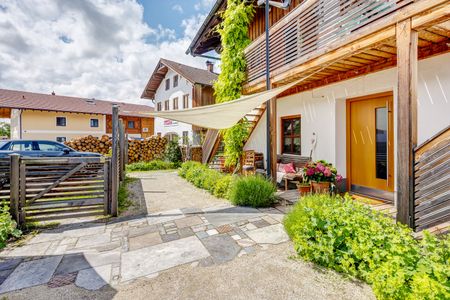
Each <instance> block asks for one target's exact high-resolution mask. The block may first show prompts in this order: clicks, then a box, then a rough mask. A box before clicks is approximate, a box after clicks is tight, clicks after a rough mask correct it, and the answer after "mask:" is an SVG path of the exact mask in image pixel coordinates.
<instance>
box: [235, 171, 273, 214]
mask: <svg viewBox="0 0 450 300" xmlns="http://www.w3.org/2000/svg"><path fill="white" fill-rule="evenodd" d="M276 191H277V189H276V187H275V185H274V184H273V183H272V182H271V181H269V180H267V179H265V178H264V177H262V176H258V175H255V176H246V177H240V178H238V179H236V180H235V182H234V183H233V184H232V185H231V189H230V191H229V198H230V201H231V202H232V203H233V204H235V205H241V206H252V207H268V206H271V205H272V204H273V203H274V202H275V192H276Z"/></svg>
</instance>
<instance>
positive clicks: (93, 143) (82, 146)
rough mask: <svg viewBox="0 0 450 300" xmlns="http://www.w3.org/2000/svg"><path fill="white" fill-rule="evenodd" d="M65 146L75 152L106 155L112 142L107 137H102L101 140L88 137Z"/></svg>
mask: <svg viewBox="0 0 450 300" xmlns="http://www.w3.org/2000/svg"><path fill="white" fill-rule="evenodd" d="M65 144H66V145H67V146H69V147H71V148H73V149H75V150H77V151H83V152H95V153H101V154H108V152H109V149H111V144H112V141H111V138H110V137H109V136H107V135H103V136H102V137H101V138H98V137H95V136H92V135H88V136H86V137H82V138H79V139H74V140H71V141H69V142H66V143H65Z"/></svg>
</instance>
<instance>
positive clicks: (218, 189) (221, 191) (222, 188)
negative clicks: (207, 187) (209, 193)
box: [214, 174, 235, 199]
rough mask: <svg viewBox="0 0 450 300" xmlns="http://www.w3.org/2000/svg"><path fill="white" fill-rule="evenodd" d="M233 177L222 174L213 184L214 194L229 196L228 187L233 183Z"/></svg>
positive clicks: (226, 197) (223, 196)
mask: <svg viewBox="0 0 450 300" xmlns="http://www.w3.org/2000/svg"><path fill="white" fill-rule="evenodd" d="M234 179H235V177H234V176H231V175H228V174H227V175H222V177H221V178H220V179H219V180H218V181H217V182H216V185H215V186H214V196H216V197H218V198H225V199H228V198H229V195H228V194H229V191H230V187H231V185H232V184H233V181H234Z"/></svg>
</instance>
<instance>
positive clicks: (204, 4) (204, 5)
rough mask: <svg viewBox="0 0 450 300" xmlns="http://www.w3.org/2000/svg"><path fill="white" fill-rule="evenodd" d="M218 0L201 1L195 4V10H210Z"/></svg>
mask: <svg viewBox="0 0 450 300" xmlns="http://www.w3.org/2000/svg"><path fill="white" fill-rule="evenodd" d="M215 1H216V0H201V1H199V2H197V3H196V4H194V9H195V10H209V9H210V8H211V7H212V6H213V4H214V2H215Z"/></svg>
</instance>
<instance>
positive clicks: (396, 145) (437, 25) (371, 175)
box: [188, 0, 450, 229]
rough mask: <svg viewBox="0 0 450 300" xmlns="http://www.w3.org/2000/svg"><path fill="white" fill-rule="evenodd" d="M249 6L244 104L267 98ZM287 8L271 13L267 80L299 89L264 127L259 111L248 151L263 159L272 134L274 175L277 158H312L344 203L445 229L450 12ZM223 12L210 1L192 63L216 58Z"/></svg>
mask: <svg viewBox="0 0 450 300" xmlns="http://www.w3.org/2000/svg"><path fill="white" fill-rule="evenodd" d="M252 2H253V3H252ZM258 2H259V3H261V1H256V0H255V1H247V3H248V4H249V5H254V7H255V15H254V17H253V20H252V22H251V23H250V25H249V28H248V35H249V38H250V40H251V43H250V44H249V45H248V46H247V48H246V50H245V56H246V61H247V82H246V83H245V84H244V86H243V92H244V94H253V93H256V92H261V91H264V90H265V89H266V70H265V67H266V56H265V55H266V50H265V40H266V38H265V31H264V27H265V9H264V5H265V3H267V2H268V1H262V5H261V6H258V5H257V4H258ZM270 2H273V1H270ZM278 2H279V1H278ZM287 2H290V3H289V7H288V9H286V10H282V9H280V8H276V7H271V9H270V16H269V23H270V24H269V26H270V30H269V43H270V46H269V62H270V69H269V72H270V74H269V77H270V80H271V85H272V87H273V88H275V87H283V86H287V85H289V84H291V83H294V82H296V84H295V86H292V87H290V86H289V88H287V89H286V90H285V91H284V92H282V93H281V94H279V95H278V96H277V97H276V99H272V100H270V104H269V105H270V108H271V109H270V111H271V114H270V119H269V120H270V122H269V126H267V123H266V116H265V107H262V109H260V114H261V116H260V117H258V118H256V122H253V124H254V126H253V128H252V130H251V136H250V138H249V139H248V141H247V144H246V145H245V149H247V150H255V151H257V152H262V153H264V156H265V157H266V141H267V139H266V132H267V130H268V129H267V128H268V127H270V140H271V143H270V153H271V158H272V160H271V161H270V165H269V166H266V167H269V168H271V169H272V174H274V173H275V172H276V171H274V170H276V158H277V155H282V154H285V155H286V154H287V155H298V156H310V155H312V159H314V160H316V159H325V160H327V161H329V162H331V163H333V164H334V165H335V166H336V167H337V169H338V172H340V173H341V174H342V175H343V177H344V178H345V182H346V188H347V190H348V191H350V192H351V193H354V194H361V195H364V196H369V197H372V198H376V199H381V200H382V201H384V202H387V203H393V204H394V205H395V206H396V209H397V218H398V220H400V221H402V222H404V223H407V224H409V225H411V226H414V227H416V228H419V229H421V228H426V227H431V226H433V225H435V224H438V223H439V222H449V221H450V196H449V195H450V180H449V178H450V165H449V163H448V162H449V156H448V153H450V143H449V140H450V137H449V136H450V101H449V99H450V68H449V66H450V53H449V50H450V49H449V47H450V14H449V11H450V3H449V1H448V0H431V1H430V0H396V1H394V0H367V1H354V0H293V1H287ZM226 7H227V1H226V0H217V1H216V4H215V5H214V6H213V9H212V11H211V12H210V14H209V15H208V17H207V18H206V20H205V22H204V24H203V25H202V26H201V27H200V30H199V32H198V33H197V35H196V37H195V38H194V40H193V41H192V43H191V45H190V47H189V50H188V51H189V52H190V53H191V54H192V55H194V56H195V55H202V54H205V53H207V52H209V51H213V50H217V51H219V52H220V49H221V44H220V36H219V34H218V33H217V32H216V27H217V24H219V23H220V22H222V19H221V18H222V16H223V14H220V13H219V12H220V11H223V10H224V9H226ZM312 140H314V141H315V142H314V143H312V142H311V141H312ZM445 153H446V154H445Z"/></svg>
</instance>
